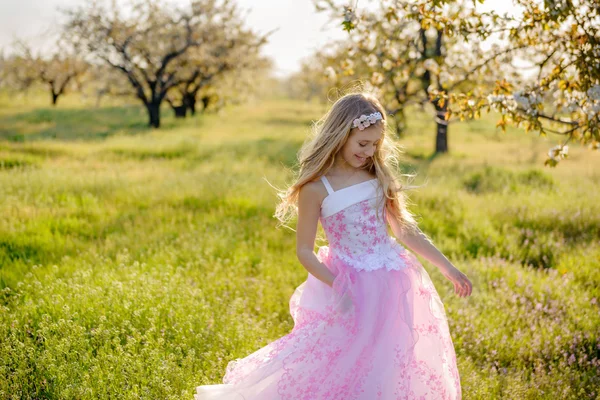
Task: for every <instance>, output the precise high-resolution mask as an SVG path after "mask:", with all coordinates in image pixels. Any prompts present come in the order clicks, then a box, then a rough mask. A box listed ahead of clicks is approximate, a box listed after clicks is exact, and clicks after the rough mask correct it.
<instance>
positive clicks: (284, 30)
mask: <svg viewBox="0 0 600 400" xmlns="http://www.w3.org/2000/svg"><path fill="white" fill-rule="evenodd" d="M85 1H86V0H0V49H2V48H7V47H9V46H10V44H11V43H12V42H13V40H14V39H15V38H16V37H20V38H24V39H26V40H28V41H29V42H30V43H32V44H33V45H34V47H35V42H38V45H39V46H40V47H43V46H42V45H41V43H42V38H43V37H44V36H47V32H48V29H49V28H51V26H52V25H55V24H56V23H57V21H59V19H60V16H61V14H60V12H59V11H58V9H59V8H68V7H73V6H77V5H79V4H83V3H84V2H85ZM119 1H120V0H117V2H119ZM174 1H176V2H177V3H181V4H185V3H186V0H174ZM361 3H364V4H361ZM237 4H239V6H240V7H241V8H242V9H250V13H249V15H248V20H247V24H248V26H249V27H252V28H254V29H255V30H256V31H258V32H262V33H266V32H269V31H271V30H273V29H278V30H277V31H276V32H274V33H273V34H271V37H270V40H269V43H268V44H267V45H266V46H265V48H264V54H265V55H266V56H269V57H271V58H273V59H274V60H275V66H276V73H277V75H279V76H285V75H287V74H289V73H291V72H294V71H297V70H298V69H299V67H300V61H301V59H302V58H304V57H307V56H309V55H311V54H312V53H313V52H314V50H317V49H319V48H321V47H322V46H323V45H325V44H326V43H328V42H330V41H331V40H334V39H343V38H345V37H346V32H345V31H343V30H342V29H341V26H340V24H341V20H339V21H337V20H336V21H334V22H330V21H329V18H328V15H327V14H326V13H317V12H316V11H315V7H314V5H313V2H312V0H260V1H257V0H237ZM369 5H372V2H370V1H362V2H360V1H359V4H358V9H359V10H360V8H361V6H362V7H368V6H369ZM485 5H486V6H488V7H489V8H492V7H493V8H496V11H500V12H503V11H506V9H507V8H508V9H509V8H510V2H507V1H504V2H503V1H502V0H488V1H486V4H485ZM499 6H501V8H502V9H498V7H499ZM486 8H487V7H486ZM38 48H39V47H38Z"/></svg>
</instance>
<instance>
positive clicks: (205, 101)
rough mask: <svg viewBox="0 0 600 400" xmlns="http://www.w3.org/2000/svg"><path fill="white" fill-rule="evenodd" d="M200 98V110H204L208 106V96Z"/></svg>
mask: <svg viewBox="0 0 600 400" xmlns="http://www.w3.org/2000/svg"><path fill="white" fill-rule="evenodd" d="M201 100H202V111H203V112H204V111H206V109H207V108H208V105H209V103H210V97H208V96H203V97H202V99H201Z"/></svg>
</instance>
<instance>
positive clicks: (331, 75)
mask: <svg viewBox="0 0 600 400" xmlns="http://www.w3.org/2000/svg"><path fill="white" fill-rule="evenodd" d="M324 75H325V77H326V78H327V79H330V80H332V81H333V80H335V78H336V77H337V74H336V73H335V69H333V67H332V66H329V67H327V68H325V72H324Z"/></svg>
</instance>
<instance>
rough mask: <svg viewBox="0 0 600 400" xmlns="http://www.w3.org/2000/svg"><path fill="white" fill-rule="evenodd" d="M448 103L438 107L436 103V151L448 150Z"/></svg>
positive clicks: (444, 151)
mask: <svg viewBox="0 0 600 400" xmlns="http://www.w3.org/2000/svg"><path fill="white" fill-rule="evenodd" d="M447 109H448V105H447V104H444V107H438V105H437V104H436V105H435V111H436V118H435V121H436V124H437V134H436V136H435V153H436V154H440V153H447V152H448V121H446V119H445V117H446V113H447Z"/></svg>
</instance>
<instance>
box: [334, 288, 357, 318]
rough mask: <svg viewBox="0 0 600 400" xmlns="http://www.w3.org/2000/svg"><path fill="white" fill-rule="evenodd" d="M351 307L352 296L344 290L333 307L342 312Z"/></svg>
mask: <svg viewBox="0 0 600 400" xmlns="http://www.w3.org/2000/svg"><path fill="white" fill-rule="evenodd" d="M352 307H353V303H352V296H350V294H349V293H348V292H345V293H344V294H343V295H342V297H341V298H340V299H339V300H338V302H337V304H336V306H335V308H336V309H337V310H339V311H340V312H341V313H342V314H345V313H347V312H348V311H350V309H351V308H352Z"/></svg>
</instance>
